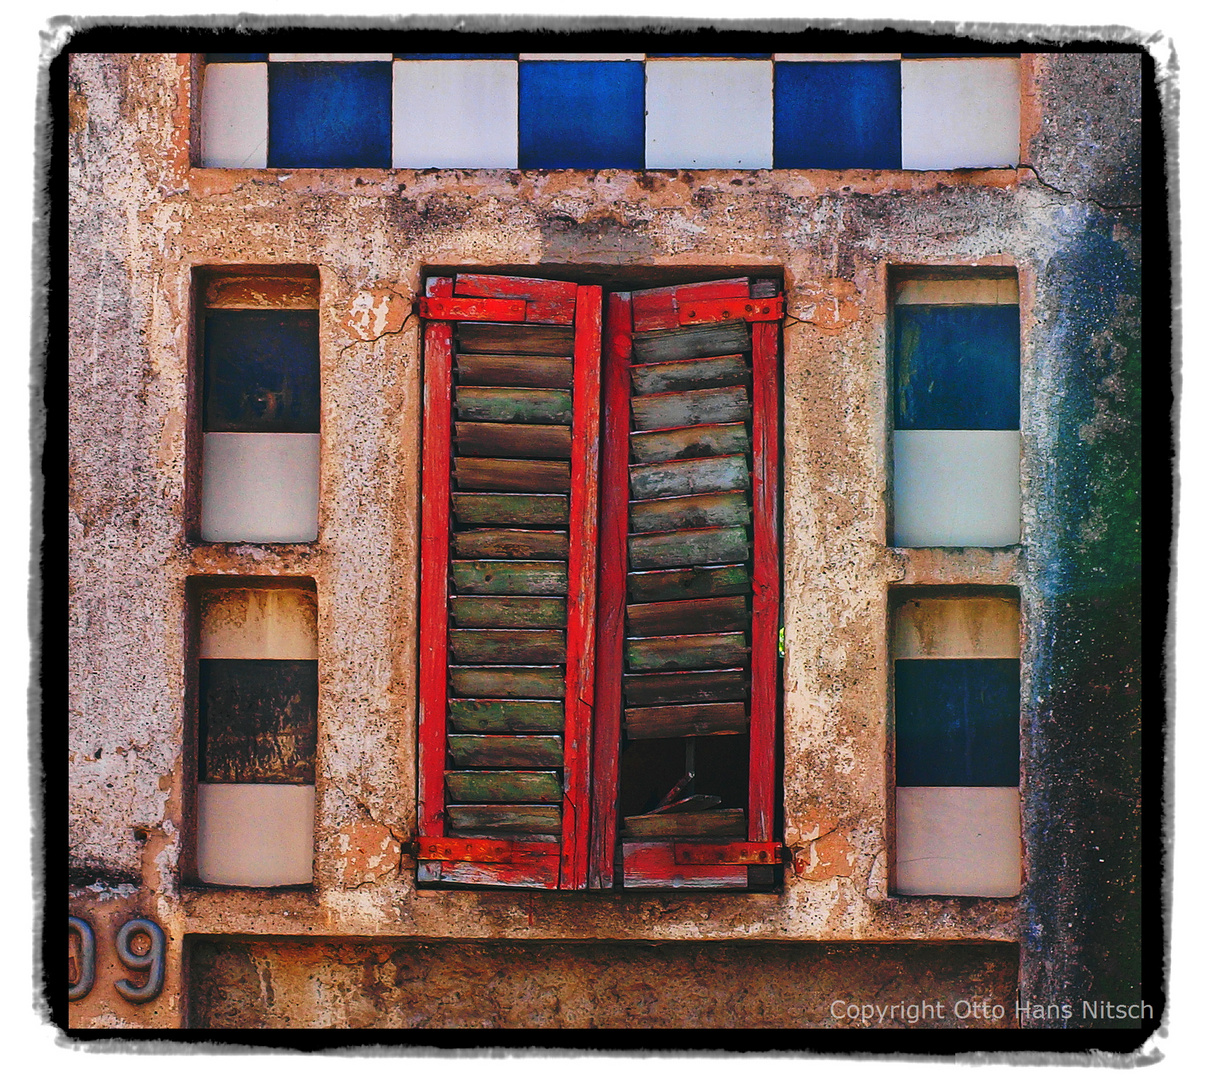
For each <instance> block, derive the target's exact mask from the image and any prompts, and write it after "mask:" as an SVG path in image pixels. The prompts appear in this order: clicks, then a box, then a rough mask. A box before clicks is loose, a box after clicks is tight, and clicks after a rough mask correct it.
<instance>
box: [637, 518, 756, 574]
mask: <svg viewBox="0 0 1212 1080" xmlns="http://www.w3.org/2000/svg"><path fill="white" fill-rule="evenodd" d="M627 550H628V552H629V554H630V556H631V565H632V567H633V568H635V569H636V570H651V569H657V568H659V567H663V566H705V565H707V564H709V563H728V562H736V561H738V560H740V559H748V558H749V534H748V531H747V530H746V529H744V528H742V527H739V526H730V527H728V528H722V529H686V530H684V531H682V532H672V533H646V534H645V535H643V536H633V537H630V538H629V539H628V541H627Z"/></svg>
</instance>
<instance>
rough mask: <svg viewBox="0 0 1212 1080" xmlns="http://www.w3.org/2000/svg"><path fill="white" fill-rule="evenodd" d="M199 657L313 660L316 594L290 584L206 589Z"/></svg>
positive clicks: (216, 658) (315, 654)
mask: <svg viewBox="0 0 1212 1080" xmlns="http://www.w3.org/2000/svg"><path fill="white" fill-rule="evenodd" d="M200 607H201V619H200V621H201V635H200V640H199V643H198V655H199V657H200V658H201V659H203V660H315V659H316V657H317V650H316V594H315V591H314V590H312V589H300V588H295V587H291V586H286V587H281V588H279V587H267V588H226V587H222V586H220V587H217V588H208V589H207V590H206V591H205V592H203V594H202V599H201V604H200Z"/></svg>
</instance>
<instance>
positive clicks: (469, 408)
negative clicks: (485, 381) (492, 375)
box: [455, 386, 572, 424]
mask: <svg viewBox="0 0 1212 1080" xmlns="http://www.w3.org/2000/svg"><path fill="white" fill-rule="evenodd" d="M455 414H456V415H457V416H458V418H459V419H460V420H485V421H492V422H495V423H514V424H571V423H572V394H571V393H569V392H568V391H567V390H532V389H524V388H521V387H517V386H459V387H456V388H455Z"/></svg>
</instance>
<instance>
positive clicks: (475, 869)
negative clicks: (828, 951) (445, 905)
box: [417, 843, 744, 889]
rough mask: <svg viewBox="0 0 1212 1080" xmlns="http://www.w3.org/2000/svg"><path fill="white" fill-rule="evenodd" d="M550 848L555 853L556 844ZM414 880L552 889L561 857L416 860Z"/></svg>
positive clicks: (433, 882) (446, 883)
mask: <svg viewBox="0 0 1212 1080" xmlns="http://www.w3.org/2000/svg"><path fill="white" fill-rule="evenodd" d="M551 846H552V847H553V848H556V850H557V851H558V844H554V843H553V844H552V845H551ZM690 869H692V870H693V869H696V868H695V867H691V868H690ZM742 869H744V868H743V867H742ZM417 881H419V882H424V883H426V884H433V885H436V884H439V883H441V884H445V885H508V886H511V887H512V888H515V889H555V888H558V887H559V884H560V857H559V855H558V854H557V855H548V856H542V857H535V858H527V859H515V860H514V861H513V862H511V863H476V862H458V861H453V862H447V861H445V860H442V861H436V860H429V861H418V862H417Z"/></svg>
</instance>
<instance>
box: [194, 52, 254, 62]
mask: <svg viewBox="0 0 1212 1080" xmlns="http://www.w3.org/2000/svg"><path fill="white" fill-rule="evenodd" d="M268 59H269V53H263V52H211V53H207V54H206V62H207V63H208V64H256V63H262V62H264V61H265V60H268Z"/></svg>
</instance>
